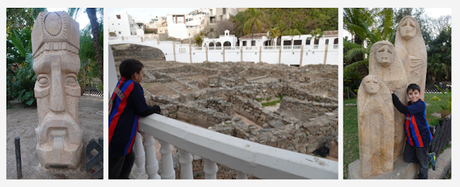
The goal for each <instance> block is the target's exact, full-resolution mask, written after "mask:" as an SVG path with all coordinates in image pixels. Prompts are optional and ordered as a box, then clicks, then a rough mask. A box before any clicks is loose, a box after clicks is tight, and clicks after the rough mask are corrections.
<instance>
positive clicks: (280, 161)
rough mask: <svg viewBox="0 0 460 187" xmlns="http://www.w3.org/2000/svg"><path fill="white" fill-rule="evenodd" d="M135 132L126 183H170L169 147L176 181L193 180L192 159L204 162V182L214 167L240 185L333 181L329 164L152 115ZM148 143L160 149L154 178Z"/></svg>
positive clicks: (332, 164) (334, 173) (334, 171)
mask: <svg viewBox="0 0 460 187" xmlns="http://www.w3.org/2000/svg"><path fill="white" fill-rule="evenodd" d="M139 129H140V130H142V131H144V142H142V137H141V135H140V134H139V133H138V135H137V137H136V141H135V143H134V148H133V150H134V152H135V154H136V161H135V164H134V166H133V170H132V172H131V178H144V179H145V178H149V179H175V171H174V169H173V168H174V167H173V159H172V154H171V150H172V148H171V146H170V145H174V147H175V148H176V149H177V150H178V151H179V154H180V157H179V163H180V165H181V167H180V176H181V179H193V172H192V160H193V156H192V155H198V156H200V157H202V158H203V159H204V161H205V165H204V169H203V170H204V173H205V178H206V179H215V178H216V173H217V170H218V169H217V165H216V163H219V164H222V165H225V166H227V167H229V168H232V169H234V170H236V171H237V173H238V174H237V179H246V178H247V175H252V176H255V177H258V178H265V179H337V178H338V163H337V162H335V161H331V160H327V159H323V158H320V157H315V156H310V155H306V154H300V153H296V152H291V151H288V150H283V149H279V148H274V147H270V146H266V145H262V144H258V143H254V142H251V141H247V140H243V139H240V138H236V137H232V136H229V135H225V134H221V133H218V132H214V131H210V130H207V129H204V128H200V127H197V126H193V125H190V124H187V123H184V122H181V121H177V120H174V119H171V118H167V117H164V116H161V115H157V114H154V115H151V116H148V117H145V118H141V119H140V120H139ZM153 137H155V138H156V139H157V140H158V141H159V143H160V144H161V148H160V153H161V159H162V161H161V162H162V166H161V168H162V172H161V174H160V175H159V174H158V168H159V165H158V160H157V159H156V155H155V148H154V143H155V140H154V138H153Z"/></svg>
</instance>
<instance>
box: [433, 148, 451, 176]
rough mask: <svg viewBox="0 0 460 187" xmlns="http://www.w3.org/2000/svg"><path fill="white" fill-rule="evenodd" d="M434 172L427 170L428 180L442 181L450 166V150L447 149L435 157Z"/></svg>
mask: <svg viewBox="0 0 460 187" xmlns="http://www.w3.org/2000/svg"><path fill="white" fill-rule="evenodd" d="M436 165H437V166H436V171H433V170H432V169H431V168H430V169H429V170H428V179H443V178H444V177H445V176H446V173H447V172H448V171H449V170H450V168H451V165H452V150H451V148H447V149H445V150H444V152H443V153H441V155H439V156H438V157H437V161H436Z"/></svg>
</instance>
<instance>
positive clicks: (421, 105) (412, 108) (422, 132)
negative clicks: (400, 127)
mask: <svg viewBox="0 0 460 187" xmlns="http://www.w3.org/2000/svg"><path fill="white" fill-rule="evenodd" d="M406 107H407V109H408V110H409V113H406V114H405V115H406V121H405V125H404V128H405V130H406V135H407V143H409V144H410V145H411V146H415V147H425V146H429V145H430V142H431V141H432V140H433V136H432V135H431V132H430V128H429V126H428V122H427V120H426V104H425V102H424V101H423V100H421V99H419V100H418V101H417V102H415V103H412V104H411V103H410V102H408V103H407V105H406Z"/></svg>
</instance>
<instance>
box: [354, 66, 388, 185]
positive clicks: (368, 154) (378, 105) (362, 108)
mask: <svg viewBox="0 0 460 187" xmlns="http://www.w3.org/2000/svg"><path fill="white" fill-rule="evenodd" d="M393 114H394V111H393V103H392V98H391V94H390V93H389V91H388V87H387V86H386V85H385V84H384V83H383V82H382V81H381V80H380V79H379V78H378V77H377V76H375V75H368V76H366V77H365V78H364V79H363V80H362V82H361V85H360V86H359V91H358V124H359V157H360V167H361V177H362V178H369V177H371V176H374V175H377V174H380V173H385V172H388V171H391V170H393V145H394V144H393V142H394V136H393V134H394V116H393Z"/></svg>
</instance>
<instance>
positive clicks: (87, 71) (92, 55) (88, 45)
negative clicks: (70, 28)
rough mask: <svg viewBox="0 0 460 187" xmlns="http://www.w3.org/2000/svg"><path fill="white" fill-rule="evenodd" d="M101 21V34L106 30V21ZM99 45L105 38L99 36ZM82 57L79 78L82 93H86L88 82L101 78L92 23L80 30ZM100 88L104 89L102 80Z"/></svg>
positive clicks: (80, 54)
mask: <svg viewBox="0 0 460 187" xmlns="http://www.w3.org/2000/svg"><path fill="white" fill-rule="evenodd" d="M100 21H101V22H99V27H98V29H99V34H100V35H102V34H103V32H104V23H103V22H102V20H100ZM99 40H100V41H99V45H101V46H100V47H102V45H103V43H104V42H103V38H99ZM78 56H79V57H80V72H79V74H78V79H79V80H80V87H81V88H82V92H81V94H83V93H84V88H85V86H86V84H91V82H92V80H93V79H99V74H100V72H99V66H98V63H97V59H96V50H95V48H94V40H93V37H92V28H91V24H88V25H87V26H86V27H85V28H83V29H82V30H80V51H79V52H78ZM99 89H101V90H102V82H101V84H100V85H99Z"/></svg>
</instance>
